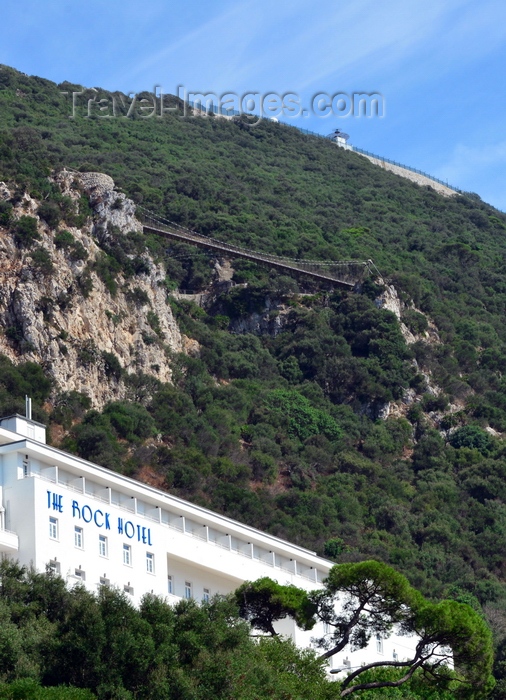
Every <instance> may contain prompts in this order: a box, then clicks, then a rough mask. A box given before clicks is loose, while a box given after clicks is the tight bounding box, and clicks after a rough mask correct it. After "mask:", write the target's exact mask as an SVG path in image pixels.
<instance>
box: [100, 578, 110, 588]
mask: <svg viewBox="0 0 506 700" xmlns="http://www.w3.org/2000/svg"><path fill="white" fill-rule="evenodd" d="M100 585H101V586H107V588H109V586H110V585H111V581H110V579H108V578H107V577H106V576H101V577H100Z"/></svg>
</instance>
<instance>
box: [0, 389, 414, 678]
mask: <svg viewBox="0 0 506 700" xmlns="http://www.w3.org/2000/svg"><path fill="white" fill-rule="evenodd" d="M0 494H1V501H0V503H1V505H0V553H1V556H2V557H3V558H5V557H8V558H9V559H12V560H18V561H19V562H20V564H23V565H25V566H29V567H30V566H32V567H34V568H35V569H36V570H38V571H45V570H46V567H47V566H49V567H50V568H51V569H53V570H54V571H55V572H57V573H58V574H60V575H61V576H62V577H63V578H64V579H65V580H66V582H67V585H69V586H72V585H75V584H82V585H84V586H85V587H86V588H87V589H89V590H90V591H95V592H96V591H97V590H98V588H99V587H100V586H104V585H105V586H113V587H115V588H117V589H119V590H120V591H124V592H125V593H126V594H127V595H128V596H129V597H131V600H132V602H133V603H134V604H138V603H139V601H140V599H141V597H142V596H143V595H144V594H145V593H154V594H156V595H159V596H162V597H164V598H166V599H167V601H168V602H169V603H176V602H177V601H179V600H181V599H182V598H194V599H196V600H206V599H208V598H209V597H211V596H213V595H215V594H217V593H218V594H220V593H221V594H226V593H230V592H231V591H234V590H235V589H236V588H237V587H238V586H239V585H240V584H241V583H243V582H244V581H254V580H255V579H258V578H260V577H262V576H269V577H270V578H272V579H274V580H276V581H278V582H279V583H282V584H294V585H295V586H298V587H299V588H303V589H305V590H314V589H317V588H320V587H321V586H322V582H323V580H324V579H325V577H326V576H327V574H328V572H329V570H330V568H331V567H332V566H333V565H334V564H333V562H330V561H327V560H326V559H322V558H321V557H318V556H317V555H316V554H315V553H314V552H311V551H309V550H307V549H303V548H302V547H298V546H296V545H294V544H290V543H289V542H285V541H284V540H281V539H278V538H276V537H272V536H271V535H268V534H266V533H264V532H260V531H259V530H256V529H254V528H252V527H248V526H247V525H242V524H241V523H238V522H236V521H234V520H231V519H230V518H226V517H224V516H222V515H218V514H217V513H213V512H212V511H209V510H206V509H205V508H201V507H199V506H196V505H193V504H191V503H188V502H186V501H183V500H181V499H179V498H176V497H174V496H171V495H169V494H167V493H164V492H162V491H159V490H157V489H155V488H152V487H150V486H147V485H145V484H142V483H140V482H137V481H135V480H133V479H130V478H128V477H125V476H122V475H121V474H116V473H115V472H112V471H109V470H108V469H105V468H104V467H100V466H98V465H97V464H92V463H91V462H87V461H85V460H83V459H80V458H79V457H76V456H74V455H71V454H68V453H66V452H63V451H61V450H58V449H55V448H54V447H51V446H50V445H47V444H46V427H45V426H44V425H42V424H40V423H38V422H36V421H34V420H32V419H31V404H30V400H29V399H27V412H26V416H20V415H13V416H8V417H6V418H3V419H0ZM277 629H278V631H279V632H281V633H282V634H285V635H287V636H289V637H291V638H292V639H293V640H294V642H295V643H296V644H297V645H298V646H300V647H309V646H311V644H312V642H311V638H312V637H322V636H323V635H324V634H326V633H328V632H329V630H327V629H324V628H323V626H322V625H320V627H316V628H315V629H314V630H312V631H311V632H303V631H302V630H300V629H299V628H298V627H297V626H296V625H295V623H294V622H293V621H292V620H285V621H283V622H282V623H278V625H277ZM413 649H414V638H409V637H399V636H397V635H392V636H391V637H389V638H388V639H375V640H373V641H372V642H371V643H370V644H369V646H368V647H367V648H366V649H363V650H360V651H355V652H351V651H350V650H349V649H348V648H346V649H344V650H343V651H342V652H341V653H340V654H338V655H336V656H334V657H333V658H332V659H330V660H329V663H330V666H329V671H330V670H334V672H338V669H342V670H343V671H344V672H345V671H347V670H349V669H351V668H354V667H358V666H360V665H362V664H364V663H365V662H367V663H369V662H371V661H381V660H385V661H392V660H397V659H399V660H401V659H404V658H412V653H413Z"/></svg>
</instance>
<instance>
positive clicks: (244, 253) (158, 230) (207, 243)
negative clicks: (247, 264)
mask: <svg viewBox="0 0 506 700" xmlns="http://www.w3.org/2000/svg"><path fill="white" fill-rule="evenodd" d="M143 229H144V231H145V232H149V233H154V234H156V235H157V236H164V237H165V238H170V239H172V240H177V241H180V242H181V243H190V244H191V245H195V246H198V247H200V248H206V249H208V250H214V251H216V252H218V253H222V254H223V253H225V254H227V255H230V256H232V257H235V258H243V259H244V260H251V261H252V262H255V263H258V264H261V265H268V266H270V267H273V268H275V269H277V270H281V271H284V272H287V273H291V274H294V273H296V274H297V275H305V276H307V277H311V278H313V279H316V280H318V281H320V282H326V283H329V284H331V285H332V286H337V287H342V288H344V289H353V288H354V286H355V285H356V283H357V282H358V281H359V280H360V279H361V278H362V275H363V273H364V271H365V270H366V269H368V268H369V261H367V262H363V261H359V260H350V261H349V262H343V263H335V266H336V267H339V266H340V265H341V266H342V267H343V268H344V266H348V267H349V266H354V267H357V268H358V269H359V270H360V274H355V275H352V277H353V278H354V281H353V282H350V281H348V280H346V279H343V278H342V277H345V276H346V277H349V276H350V275H344V274H343V275H342V277H341V278H340V277H339V276H337V275H334V274H332V273H331V272H330V271H328V270H325V269H318V263H317V262H315V261H311V262H307V263H306V262H304V261H290V260H285V259H283V258H280V257H278V256H276V255H268V254H264V253H257V252H254V251H250V250H247V249H245V248H241V247H239V246H234V245H231V244H229V243H223V242H222V241H216V240H214V239H212V238H207V237H206V236H202V235H201V234H199V233H196V232H194V231H188V230H187V229H178V228H176V227H174V228H173V227H171V226H167V225H166V224H162V223H161V222H158V221H152V222H150V223H144V224H143ZM322 267H323V265H322Z"/></svg>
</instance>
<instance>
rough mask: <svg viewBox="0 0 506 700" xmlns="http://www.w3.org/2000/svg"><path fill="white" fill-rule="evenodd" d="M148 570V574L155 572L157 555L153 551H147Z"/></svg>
mask: <svg viewBox="0 0 506 700" xmlns="http://www.w3.org/2000/svg"><path fill="white" fill-rule="evenodd" d="M146 571H147V573H148V574H154V573H155V555H154V554H153V552H146Z"/></svg>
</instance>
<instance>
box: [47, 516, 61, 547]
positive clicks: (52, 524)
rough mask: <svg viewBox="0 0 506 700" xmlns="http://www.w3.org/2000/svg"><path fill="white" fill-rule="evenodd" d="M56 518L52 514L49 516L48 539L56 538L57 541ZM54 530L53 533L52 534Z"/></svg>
mask: <svg viewBox="0 0 506 700" xmlns="http://www.w3.org/2000/svg"><path fill="white" fill-rule="evenodd" d="M58 529H59V528H58V518H55V517H54V515H50V516H49V539H50V540H56V541H58V539H59V537H58V534H59V532H58ZM53 532H54V534H53Z"/></svg>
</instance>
